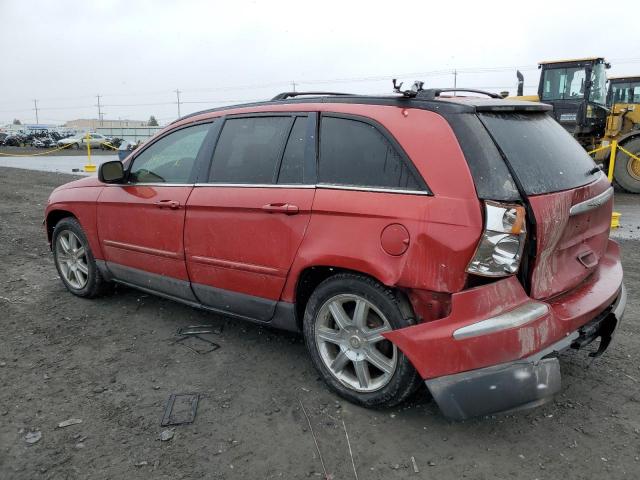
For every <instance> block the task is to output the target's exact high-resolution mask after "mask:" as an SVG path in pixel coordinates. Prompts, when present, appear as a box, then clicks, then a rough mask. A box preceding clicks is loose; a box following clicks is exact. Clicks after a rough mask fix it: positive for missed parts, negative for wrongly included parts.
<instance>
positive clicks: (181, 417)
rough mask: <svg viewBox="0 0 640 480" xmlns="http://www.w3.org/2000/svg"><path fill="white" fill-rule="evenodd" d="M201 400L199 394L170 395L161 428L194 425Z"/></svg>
mask: <svg viewBox="0 0 640 480" xmlns="http://www.w3.org/2000/svg"><path fill="white" fill-rule="evenodd" d="M199 400H200V395H199V394H197V393H172V394H171V395H169V400H168V401H167V406H166V407H165V409H164V415H163V417H162V422H161V423H160V426H162V427H167V426H169V425H185V424H188V423H193V421H194V420H195V418H196V412H197V411H198V401H199Z"/></svg>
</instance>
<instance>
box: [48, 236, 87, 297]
mask: <svg viewBox="0 0 640 480" xmlns="http://www.w3.org/2000/svg"><path fill="white" fill-rule="evenodd" d="M56 263H57V264H58V267H59V270H60V273H62V276H63V277H64V279H65V281H66V282H67V283H68V284H69V285H71V287H73V288H75V289H76V290H81V289H83V288H84V287H85V286H86V285H87V281H88V280H89V264H88V260H87V250H86V248H85V245H84V244H83V243H82V240H80V238H79V237H78V236H77V235H76V234H75V233H73V232H72V231H71V230H64V231H63V232H61V233H60V234H59V235H58V237H57V240H56Z"/></svg>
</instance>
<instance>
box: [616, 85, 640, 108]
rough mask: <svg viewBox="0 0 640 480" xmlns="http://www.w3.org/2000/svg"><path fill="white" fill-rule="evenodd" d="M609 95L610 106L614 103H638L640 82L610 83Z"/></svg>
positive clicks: (639, 101) (639, 100)
mask: <svg viewBox="0 0 640 480" xmlns="http://www.w3.org/2000/svg"><path fill="white" fill-rule="evenodd" d="M610 95H611V99H610V104H611V105H613V104H615V103H640V80H638V81H637V82H624V83H623V82H618V83H612V84H611V93H610Z"/></svg>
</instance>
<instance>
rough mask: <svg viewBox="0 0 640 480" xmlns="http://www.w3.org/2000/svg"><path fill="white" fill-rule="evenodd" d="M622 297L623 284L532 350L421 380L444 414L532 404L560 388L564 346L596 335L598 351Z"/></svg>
mask: <svg viewBox="0 0 640 480" xmlns="http://www.w3.org/2000/svg"><path fill="white" fill-rule="evenodd" d="M626 302H627V294H626V290H625V288H624V285H623V286H622V288H621V290H620V295H619V297H618V299H617V300H616V303H615V304H614V305H613V306H612V308H611V310H607V311H606V312H605V314H604V315H601V316H599V317H598V318H596V319H594V321H593V322H589V323H588V324H587V325H585V326H584V327H583V328H581V329H580V330H578V331H575V332H573V333H571V334H570V335H568V336H566V337H565V338H563V339H562V340H560V341H559V342H556V343H554V344H553V345H551V346H550V347H547V348H546V349H544V350H542V351H540V352H538V353H537V354H535V355H532V356H530V357H528V358H524V359H522V360H517V361H515V362H509V363H505V364H501V365H496V366H493V367H486V368H480V369H478V370H471V371H469V372H462V373H458V374H454V375H445V376H443V377H438V378H433V379H430V380H426V382H425V383H426V384H427V387H428V388H429V391H430V392H431V394H432V395H433V398H434V400H435V401H436V403H437V404H438V406H439V407H440V409H441V410H442V412H443V413H444V415H445V416H447V417H448V418H451V419H453V420H464V419H466V418H470V417H476V416H480V415H487V414H491V413H498V412H508V411H513V410H521V409H526V408H531V407H535V406H538V405H540V404H542V403H544V402H546V401H548V400H550V399H551V398H552V397H553V395H555V394H556V393H557V392H558V391H559V390H560V386H561V381H560V362H559V361H558V357H557V354H558V353H560V352H562V351H563V350H566V349H568V348H570V347H573V348H581V347H583V346H586V345H588V344H589V343H591V342H593V341H594V340H595V339H596V338H598V337H601V343H600V348H599V349H598V351H597V352H596V353H597V354H598V355H599V354H602V353H603V352H604V350H605V349H606V348H607V347H608V346H609V341H610V339H611V336H612V334H613V333H614V331H615V329H616V327H617V325H618V324H619V322H620V320H622V316H623V314H624V309H625V306H626ZM592 355H593V354H592Z"/></svg>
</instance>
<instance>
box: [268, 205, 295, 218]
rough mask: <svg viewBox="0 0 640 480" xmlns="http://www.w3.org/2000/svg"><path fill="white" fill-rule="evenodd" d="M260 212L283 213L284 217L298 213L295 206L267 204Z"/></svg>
mask: <svg viewBox="0 0 640 480" xmlns="http://www.w3.org/2000/svg"><path fill="white" fill-rule="evenodd" d="M262 210H264V211H265V212H269V213H284V214H285V215H295V214H297V213H298V212H299V211H300V209H299V208H298V206H297V205H291V204H289V203H268V204H266V205H263V206H262Z"/></svg>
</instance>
